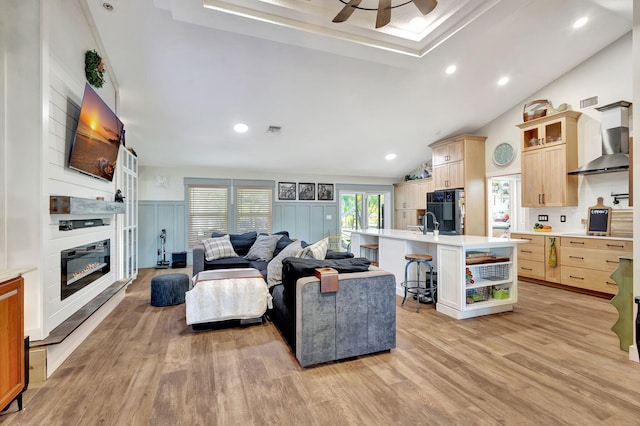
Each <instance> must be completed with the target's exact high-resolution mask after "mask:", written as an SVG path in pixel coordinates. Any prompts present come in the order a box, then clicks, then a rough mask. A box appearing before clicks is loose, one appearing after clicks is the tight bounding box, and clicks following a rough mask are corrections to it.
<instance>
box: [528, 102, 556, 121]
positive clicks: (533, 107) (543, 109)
mask: <svg viewBox="0 0 640 426" xmlns="http://www.w3.org/2000/svg"><path fill="white" fill-rule="evenodd" d="M550 107H551V104H550V103H549V101H548V100H547V99H536V100H535V101H531V102H527V103H526V104H524V109H523V111H522V118H523V119H524V121H525V122H527V121H530V120H535V119H536V118H540V117H545V116H546V115H547V110H548V109H549V108H550Z"/></svg>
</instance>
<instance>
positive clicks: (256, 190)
mask: <svg viewBox="0 0 640 426" xmlns="http://www.w3.org/2000/svg"><path fill="white" fill-rule="evenodd" d="M272 206H273V188H271V187H265V186H237V187H236V232H237V233H239V234H241V233H243V232H248V231H257V232H258V233H260V232H266V233H267V234H270V233H271V227H272V223H273V220H272V210H273V209H272Z"/></svg>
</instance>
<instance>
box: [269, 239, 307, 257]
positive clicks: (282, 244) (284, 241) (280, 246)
mask: <svg viewBox="0 0 640 426" xmlns="http://www.w3.org/2000/svg"><path fill="white" fill-rule="evenodd" d="M273 235H280V234H273ZM293 241H294V240H292V239H291V238H289V237H288V236H286V235H284V234H282V238H280V239H279V240H278V243H277V244H276V249H275V250H274V251H273V257H276V256H277V255H278V254H280V252H281V251H282V250H284V248H285V247H286V246H288V245H289V244H291V243H292V242H293ZM300 248H301V249H302V246H301V247H300Z"/></svg>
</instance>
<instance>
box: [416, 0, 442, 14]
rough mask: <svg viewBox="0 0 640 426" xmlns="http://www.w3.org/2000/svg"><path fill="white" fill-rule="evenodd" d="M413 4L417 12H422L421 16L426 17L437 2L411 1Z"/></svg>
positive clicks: (435, 0)
mask: <svg viewBox="0 0 640 426" xmlns="http://www.w3.org/2000/svg"><path fill="white" fill-rule="evenodd" d="M413 4H415V5H416V7H417V8H418V10H419V11H420V12H422V14H423V15H426V14H427V13H430V12H431V11H432V10H433V9H435V8H436V6H437V5H438V2H437V0H413Z"/></svg>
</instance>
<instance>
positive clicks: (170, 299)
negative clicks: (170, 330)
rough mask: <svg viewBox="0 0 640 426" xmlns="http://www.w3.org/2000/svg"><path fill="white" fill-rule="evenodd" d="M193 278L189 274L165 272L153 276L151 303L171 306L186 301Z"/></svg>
mask: <svg viewBox="0 0 640 426" xmlns="http://www.w3.org/2000/svg"><path fill="white" fill-rule="evenodd" d="M190 282H191V280H190V279H189V276H188V275H187V274H164V275H158V276H157V277H153V278H151V305H152V306H171V305H179V304H180V303H184V293H185V292H186V291H187V290H189V284H190Z"/></svg>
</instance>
